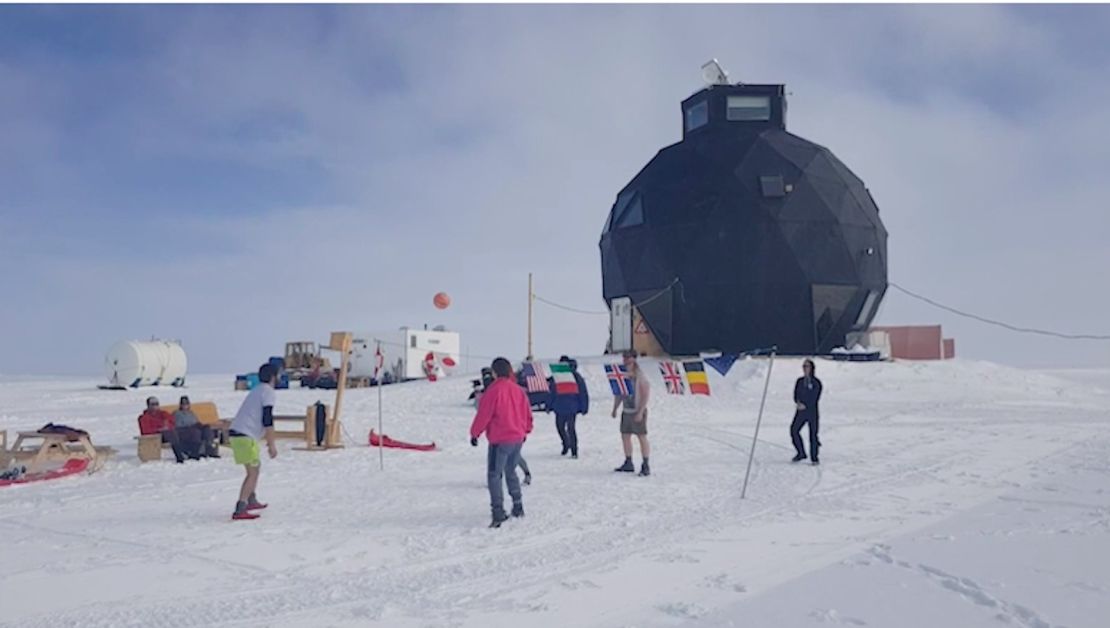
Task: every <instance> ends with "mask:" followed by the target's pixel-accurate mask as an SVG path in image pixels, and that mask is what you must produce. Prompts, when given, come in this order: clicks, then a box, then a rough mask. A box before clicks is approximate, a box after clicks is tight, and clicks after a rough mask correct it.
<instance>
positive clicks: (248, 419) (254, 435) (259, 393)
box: [228, 364, 277, 519]
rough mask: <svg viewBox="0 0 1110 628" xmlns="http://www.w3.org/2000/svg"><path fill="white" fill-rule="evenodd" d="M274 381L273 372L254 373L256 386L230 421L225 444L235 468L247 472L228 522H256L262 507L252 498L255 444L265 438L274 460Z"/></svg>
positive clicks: (256, 461) (265, 368) (257, 463)
mask: <svg viewBox="0 0 1110 628" xmlns="http://www.w3.org/2000/svg"><path fill="white" fill-rule="evenodd" d="M275 377H277V372H276V369H274V367H273V366H271V365H269V364H263V365H262V367H261V368H259V369H258V381H259V385H258V386H255V387H254V390H251V391H250V392H249V393H248V394H247V398H246V399H244V400H243V404H242V405H241V406H239V411H238V412H236V413H235V418H234V419H233V420H232V421H231V429H230V430H229V431H228V436H229V438H228V444H229V445H231V451H232V453H234V455H235V464H241V465H243V468H244V469H246V472H247V477H246V478H244V479H243V486H242V487H241V488H240V489H239V501H237V502H236V503H235V512H234V513H233V514H232V515H231V518H232V519H257V518H258V513H257V512H254V511H257V510H262V509H263V508H265V507H266V504H263V503H261V502H259V501H258V496H257V495H255V489H256V488H257V487H258V475H259V472H260V471H261V470H262V467H261V464H262V462H261V460H260V459H259V458H260V456H259V452H258V441H260V440H262V439H263V438H265V439H266V449H267V450H268V451H269V454H270V457H271V458H276V457H277V446H276V445H275V444H274V403H275V402H276V401H277V393H275V392H274V385H273V382H274V378H275Z"/></svg>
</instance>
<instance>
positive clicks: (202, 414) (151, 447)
mask: <svg viewBox="0 0 1110 628" xmlns="http://www.w3.org/2000/svg"><path fill="white" fill-rule="evenodd" d="M190 405H191V406H192V410H193V414H195V415H197V422H198V423H200V424H201V425H207V426H208V427H210V428H212V431H214V432H215V433H216V437H217V441H218V442H219V444H220V445H224V446H226V445H227V425H228V423H229V421H225V420H223V419H221V418H220V411H219V409H218V408H216V404H215V403H213V402H211V401H198V402H196V403H192V404H190ZM162 409H163V410H165V411H166V412H169V413H170V414H173V413H174V412H177V409H178V406H176V405H172V406H163V407H162ZM135 440H136V441H138V454H139V460H140V461H141V462H150V461H152V460H161V459H162V450H163V449H167V448H169V447H170V444H169V443H163V442H162V435H161V434H143V435H139V436H136V437H135Z"/></svg>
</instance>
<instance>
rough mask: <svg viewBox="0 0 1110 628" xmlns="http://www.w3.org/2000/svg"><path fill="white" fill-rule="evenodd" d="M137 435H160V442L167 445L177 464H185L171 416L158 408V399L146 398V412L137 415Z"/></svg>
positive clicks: (183, 453) (179, 440)
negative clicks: (171, 450)
mask: <svg viewBox="0 0 1110 628" xmlns="http://www.w3.org/2000/svg"><path fill="white" fill-rule="evenodd" d="M139 433H140V434H142V435H143V436H149V435H153V434H161V435H162V442H163V443H169V444H170V447H172V448H173V455H174V457H175V458H177V461H178V462H179V463H182V462H185V452H184V450H182V448H181V439H179V438H178V437H177V429H176V426H175V425H174V420H173V415H172V414H170V413H169V412H166V411H165V410H163V409H162V408H160V407H159V404H158V397H147V400H146V411H145V412H143V413H142V414H140V415H139Z"/></svg>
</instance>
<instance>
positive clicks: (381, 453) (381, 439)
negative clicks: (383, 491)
mask: <svg viewBox="0 0 1110 628" xmlns="http://www.w3.org/2000/svg"><path fill="white" fill-rule="evenodd" d="M378 355H379V356H381V355H383V354H382V342H381V341H380V340H379V341H378ZM376 360H377V358H376V357H375V364H374V366H375V367H378V364H377V363H376ZM382 366H383V367H384V366H385V359H384V357H383V359H382ZM375 370H376V371H378V469H379V470H382V471H384V470H385V447H384V445H385V434H383V433H382V375H383V374H384V372H385V369H384V368H375Z"/></svg>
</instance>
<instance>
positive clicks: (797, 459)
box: [790, 454, 806, 462]
mask: <svg viewBox="0 0 1110 628" xmlns="http://www.w3.org/2000/svg"><path fill="white" fill-rule="evenodd" d="M805 459H806V455H805V454H798V455H797V456H794V457H793V458H791V459H790V462H801V461H803V460H805Z"/></svg>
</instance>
